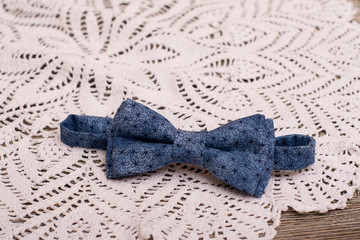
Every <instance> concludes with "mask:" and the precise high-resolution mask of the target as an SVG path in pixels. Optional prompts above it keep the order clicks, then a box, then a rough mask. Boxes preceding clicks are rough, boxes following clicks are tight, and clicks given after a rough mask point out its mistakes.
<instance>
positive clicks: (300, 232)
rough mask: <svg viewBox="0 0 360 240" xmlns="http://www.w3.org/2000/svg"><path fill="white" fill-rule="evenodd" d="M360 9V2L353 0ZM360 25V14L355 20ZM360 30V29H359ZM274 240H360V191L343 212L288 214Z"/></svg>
mask: <svg viewBox="0 0 360 240" xmlns="http://www.w3.org/2000/svg"><path fill="white" fill-rule="evenodd" d="M352 2H353V3H354V5H355V6H356V7H357V8H358V9H360V0H352ZM354 20H355V21H357V22H359V23H360V10H358V13H357V15H356V16H355V19H354ZM359 27H360V26H359ZM277 231H278V234H277V235H276V237H275V238H274V239H276V240H280V239H286V240H288V239H291V240H292V239H360V191H357V192H355V194H354V197H353V198H352V199H351V200H349V201H348V203H347V207H346V208H345V209H342V210H340V209H339V210H332V211H329V212H327V213H323V214H321V213H311V214H299V213H297V212H296V211H294V210H288V211H286V212H284V213H283V214H282V217H281V224H280V226H279V227H278V228H277Z"/></svg>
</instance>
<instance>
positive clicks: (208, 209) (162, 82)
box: [0, 0, 360, 239]
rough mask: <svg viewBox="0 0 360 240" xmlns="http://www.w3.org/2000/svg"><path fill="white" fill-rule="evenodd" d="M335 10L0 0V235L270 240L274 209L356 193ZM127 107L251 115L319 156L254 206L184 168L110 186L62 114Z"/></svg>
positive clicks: (340, 9) (348, 72) (343, 5)
mask: <svg viewBox="0 0 360 240" xmlns="http://www.w3.org/2000/svg"><path fill="white" fill-rule="evenodd" d="M354 14H355V11H354V9H353V6H352V4H351V3H349V2H347V1H345V0H328V1H321V0H317V1H314V0H307V1H304V0H293V1H281V0H269V1H253V0H241V1H224V0H217V1H215V0H214V1H195V0H189V1H160V0H159V1H150V0H148V1H147V0H144V1H131V2H130V1H120V2H119V1H110V0H103V1H94V0H87V1H85V0H83V1H82V0H80V1H75V2H71V1H53V2H52V1H45V0H44V1H10V0H4V1H2V3H1V9H0V149H1V151H0V178H1V181H0V193H1V194H0V238H5V239H10V238H13V239H66V238H72V239H95V238H98V239H148V238H151V237H152V238H153V239H210V238H216V239H223V238H226V239H271V238H273V237H274V236H275V234H276V227H277V226H278V225H279V223H280V216H281V212H282V211H285V210H286V209H288V208H289V207H292V208H294V209H295V210H297V211H298V212H310V211H319V212H326V211H328V210H329V209H339V208H344V207H345V205H346V201H347V199H349V198H351V197H352V195H353V193H354V191H355V189H359V188H360V181H359V180H360V175H359V172H358V171H359V162H360V156H359V155H360V149H359V144H360V143H359V142H360V141H359V137H360V133H359V131H360V127H359V125H360V107H359V103H360V98H359V94H360V70H359V69H360V28H359V25H358V24H357V23H355V22H353V21H352V18H353V16H354ZM126 98H132V99H134V100H137V101H139V102H141V103H142V104H144V105H146V106H148V107H150V108H152V109H154V110H156V111H158V112H159V113H161V114H162V115H164V116H165V117H166V118H168V119H169V120H170V121H171V122H172V123H173V124H174V125H175V126H176V127H177V128H181V129H184V130H196V131H199V130H205V129H207V130H210V129H213V128H216V127H218V126H220V125H222V124H225V123H227V122H228V121H231V120H235V119H237V118H240V117H245V116H248V115H252V114H255V113H262V114H264V115H265V116H266V117H267V118H273V119H274V126H275V128H276V129H275V130H276V132H275V135H276V136H281V135H285V134H292V133H297V134H307V135H311V136H313V137H315V139H316V141H317V148H316V162H315V164H314V165H312V166H310V167H309V168H307V169H304V170H298V171H277V172H273V174H272V177H271V180H270V182H269V184H268V186H267V188H266V191H265V194H264V195H263V196H262V197H261V198H256V197H250V196H248V195H246V194H243V193H242V192H241V191H239V190H237V189H234V188H232V187H230V186H229V185H227V184H225V183H224V182H222V181H220V180H217V179H216V178H215V177H214V176H213V175H212V174H210V173H209V172H207V171H206V170H205V169H203V168H200V167H197V166H195V165H191V164H171V165H169V166H167V167H164V168H162V169H159V170H157V171H153V172H149V173H147V174H143V175H139V176H134V177H128V178H124V179H121V180H119V179H115V180H114V179H107V178H106V169H105V151H101V150H92V149H85V148H76V147H74V148H71V147H69V146H67V145H65V144H63V143H62V142H61V141H60V132H59V123H60V122H61V121H62V120H64V119H65V118H66V117H67V115H68V114H70V113H73V114H86V115H95V116H102V117H105V116H107V117H113V115H114V113H115V111H116V110H117V108H118V107H119V105H120V103H121V102H122V101H123V100H125V99H126Z"/></svg>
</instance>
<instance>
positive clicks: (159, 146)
mask: <svg viewBox="0 0 360 240" xmlns="http://www.w3.org/2000/svg"><path fill="white" fill-rule="evenodd" d="M60 131H61V140H62V141H63V142H64V143H66V144H67V145H69V146H79V147H87V148H97V149H103V150H106V175H107V177H108V178H121V177H126V176H131V175H135V174H141V173H145V172H148V171H152V170H156V169H159V168H162V167H164V166H166V165H168V164H169V163H173V162H177V163H191V164H196V165H199V166H202V167H204V168H206V169H207V170H208V171H209V172H211V173H212V174H214V175H215V176H216V177H217V178H219V179H221V180H222V181H224V182H226V183H228V184H230V185H231V186H234V187H235V188H237V189H239V190H242V191H244V192H246V193H247V194H250V195H254V196H257V197H261V196H262V194H263V193H264V190H265V188H266V185H267V183H268V181H269V178H270V175H271V171H272V170H296V169H302V168H305V167H307V166H309V165H310V164H313V163H314V161H315V140H314V139H313V138H312V137H310V136H305V135H298V134H292V135H286V136H281V137H277V138H275V137H274V127H273V121H272V119H266V118H265V117H264V116H263V115H261V114H256V115H252V116H249V117H245V118H241V119H237V120H235V121H233V122H230V123H228V124H225V125H223V126H221V127H219V128H217V129H214V130H212V131H202V132H190V131H184V130H179V129H176V128H175V127H174V126H173V125H172V124H171V123H170V122H169V121H168V120H167V119H166V118H164V117H163V116H161V115H160V114H158V113H157V112H155V111H153V110H151V109H149V108H148V107H146V106H144V105H142V104H140V103H137V102H135V101H133V100H130V99H127V100H126V101H124V102H123V103H122V104H121V105H120V107H119V109H118V111H117V112H116V114H115V116H114V118H113V119H111V118H103V117H94V116H80V115H73V114H70V115H69V116H68V117H67V118H66V119H65V120H64V121H63V122H61V124H60Z"/></svg>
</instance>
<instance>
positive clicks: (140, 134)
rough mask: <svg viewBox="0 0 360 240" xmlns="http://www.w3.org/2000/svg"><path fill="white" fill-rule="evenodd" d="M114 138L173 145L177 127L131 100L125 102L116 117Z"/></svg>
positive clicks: (112, 131)
mask: <svg viewBox="0 0 360 240" xmlns="http://www.w3.org/2000/svg"><path fill="white" fill-rule="evenodd" d="M111 128H112V129H111V133H112V137H118V136H121V137H125V138H129V139H142V140H147V141H155V142H164V143H171V142H172V141H173V140H174V136H175V132H176V129H175V127H174V126H173V125H172V124H171V123H170V122H169V121H168V120H167V119H166V118H164V117H163V116H161V115H160V114H159V113H157V112H155V111H153V110H151V109H150V108H148V107H146V106H144V105H142V104H140V103H137V102H135V101H133V100H131V99H129V98H128V99H127V100H126V101H124V102H123V103H122V104H121V105H120V107H119V109H118V111H117V112H116V114H115V116H114V120H113V122H112V127H111Z"/></svg>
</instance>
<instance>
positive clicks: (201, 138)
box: [171, 130, 205, 166]
mask: <svg viewBox="0 0 360 240" xmlns="http://www.w3.org/2000/svg"><path fill="white" fill-rule="evenodd" d="M204 133H205V131H204V132H190V131H184V130H177V131H176V135H175V139H174V144H173V147H172V152H171V157H172V160H173V161H174V162H184V163H192V164H197V165H200V166H202V164H203V157H204V150H205V135H204Z"/></svg>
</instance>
